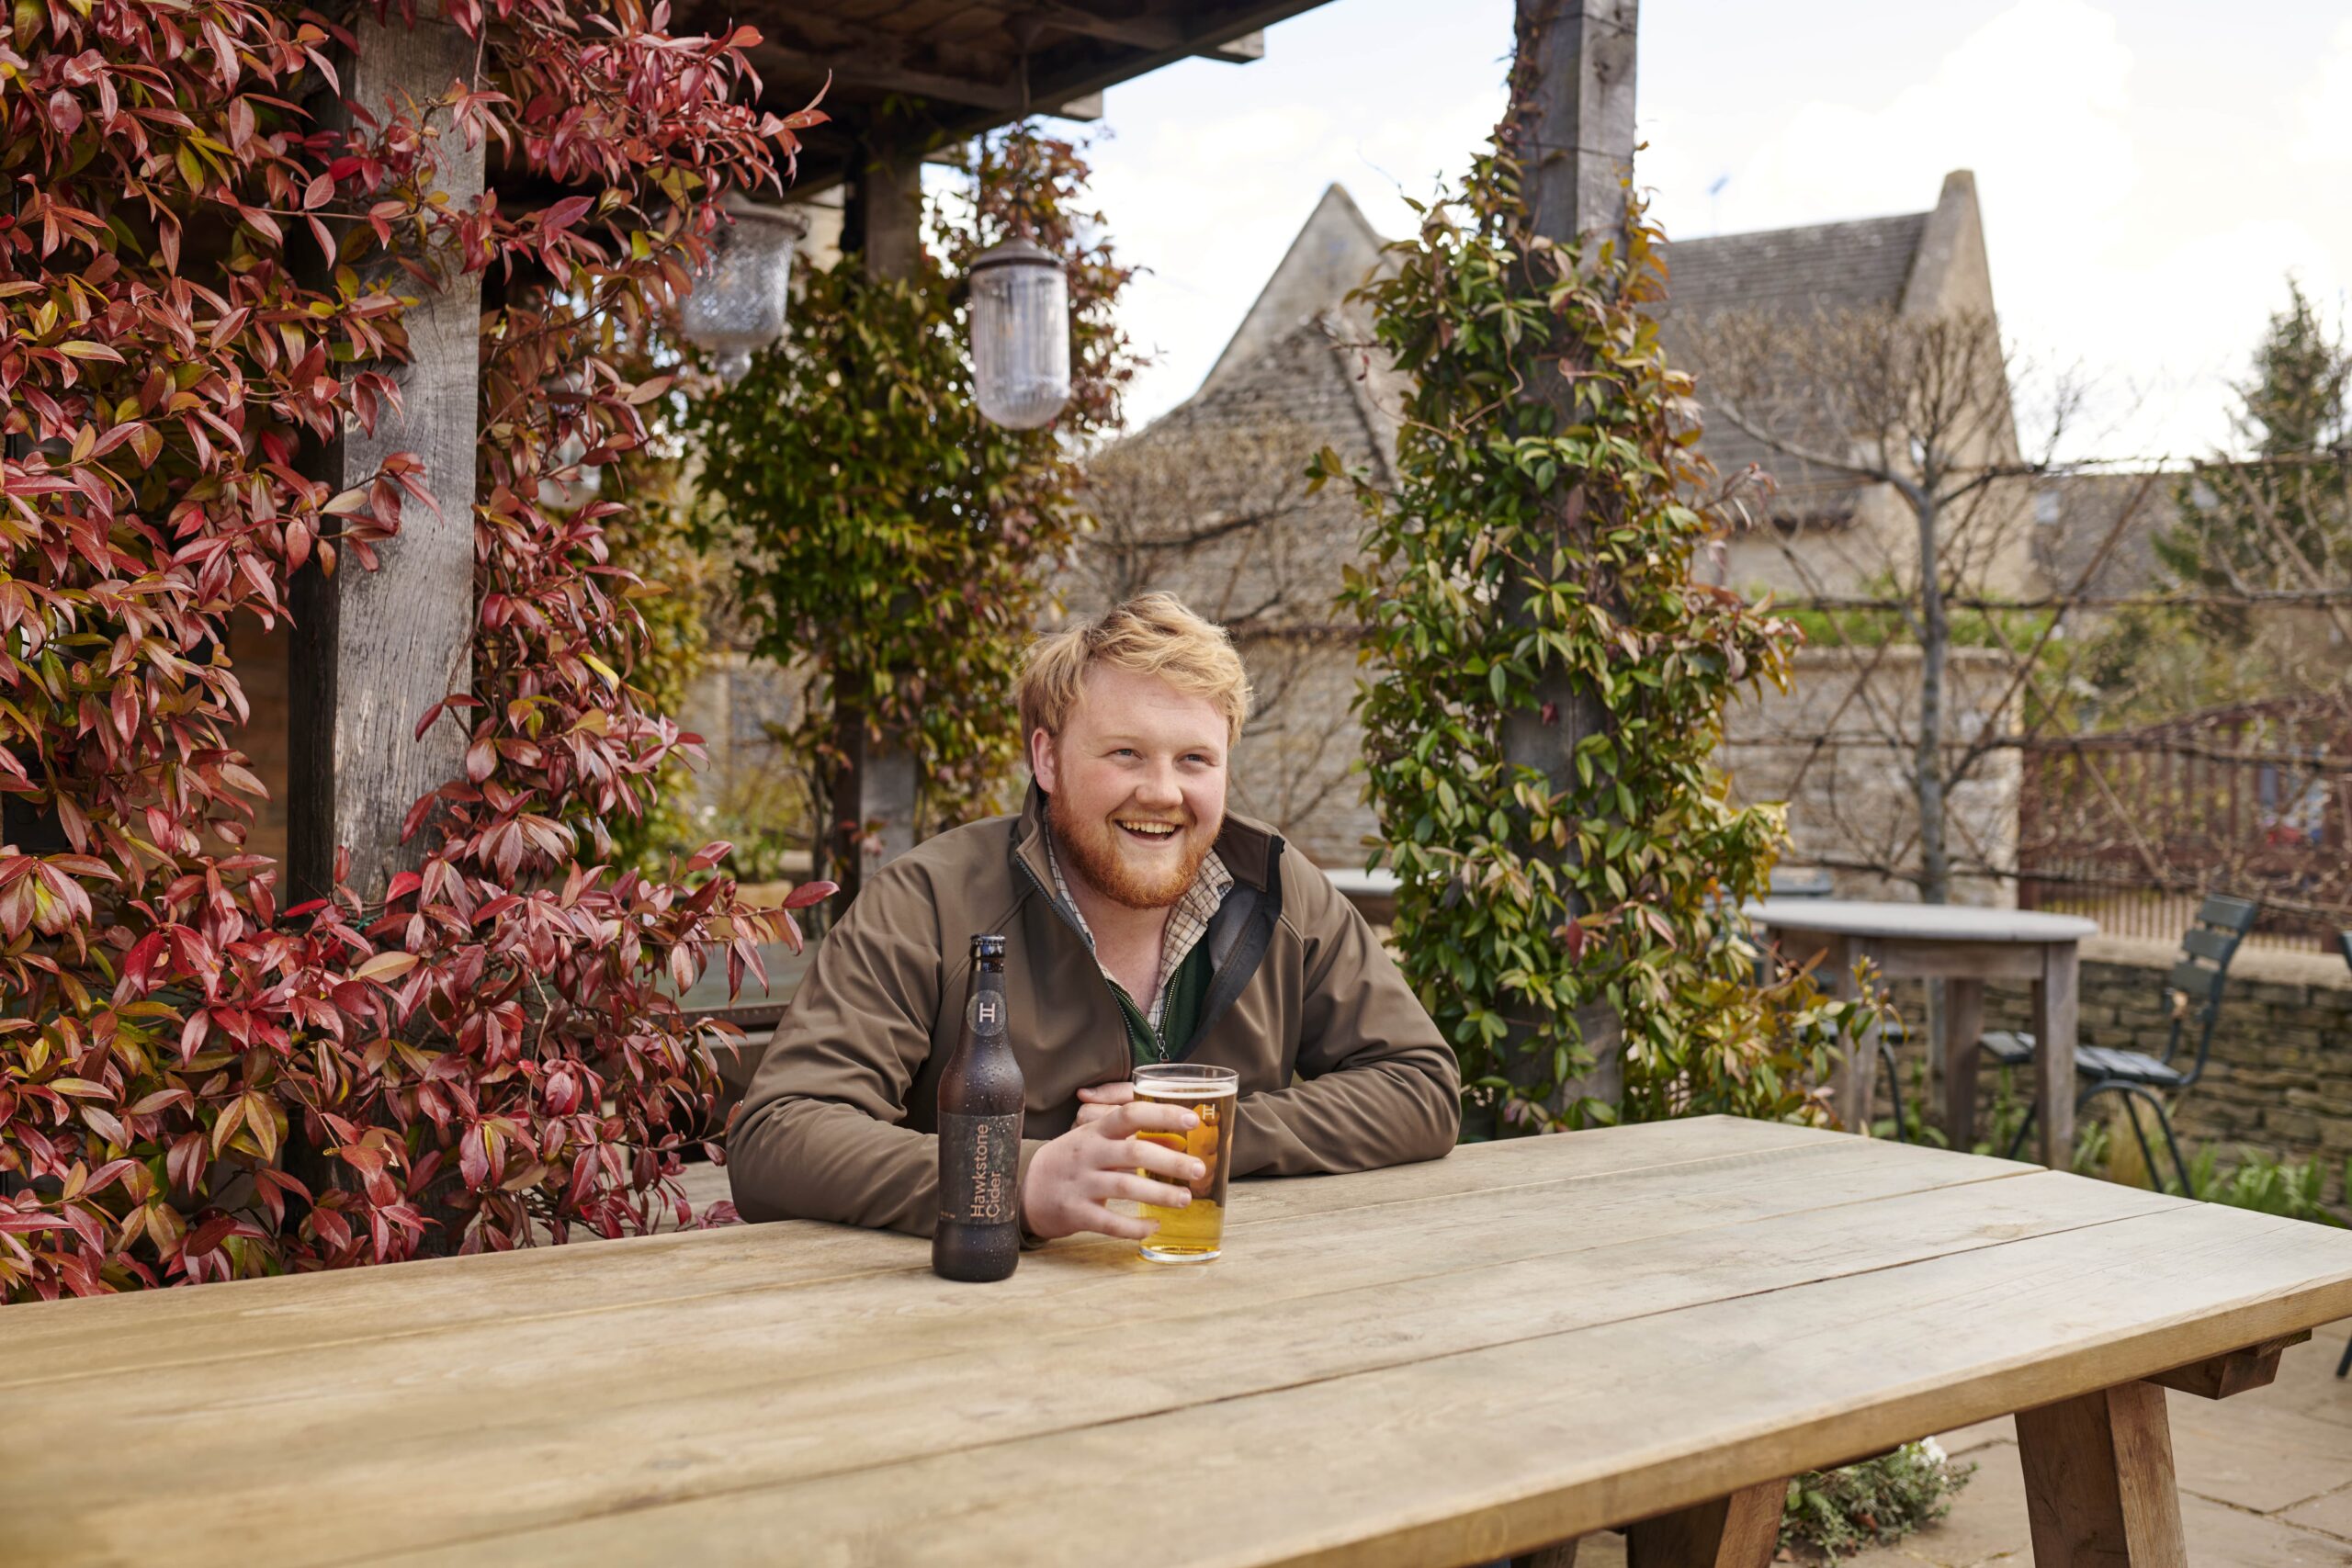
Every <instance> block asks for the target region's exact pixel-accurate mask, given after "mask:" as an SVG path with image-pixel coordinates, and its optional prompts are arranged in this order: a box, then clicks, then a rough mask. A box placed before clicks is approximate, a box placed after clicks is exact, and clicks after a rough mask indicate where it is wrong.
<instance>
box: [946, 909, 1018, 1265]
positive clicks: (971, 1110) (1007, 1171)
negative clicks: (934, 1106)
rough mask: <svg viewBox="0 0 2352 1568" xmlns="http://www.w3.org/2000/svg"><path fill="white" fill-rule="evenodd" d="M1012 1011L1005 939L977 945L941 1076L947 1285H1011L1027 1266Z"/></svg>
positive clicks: (977, 941) (988, 938)
mask: <svg viewBox="0 0 2352 1568" xmlns="http://www.w3.org/2000/svg"><path fill="white" fill-rule="evenodd" d="M1009 1023H1010V1020H1009V1019H1008V1018H1007V1017H1006V1013H1005V1003H1004V938H1002V937H1001V936H976V937H974V938H973V939H972V983H971V986H970V987H969V988H968V989H967V991H966V993H965V996H964V1032H963V1033H962V1035H961V1036H960V1037H958V1039H957V1040H956V1054H955V1055H952V1056H950V1057H948V1058H947V1070H946V1071H944V1072H943V1073H941V1074H940V1075H939V1228H938V1229H937V1230H935V1231H933V1233H932V1237H931V1267H932V1271H933V1273H936V1274H938V1275H939V1276H940V1277H941V1278H943V1279H947V1280H1001V1279H1003V1278H1004V1277H1005V1276H1006V1275H1008V1274H1011V1273H1012V1269H1013V1266H1014V1265H1015V1264H1017V1263H1019V1262H1020V1261H1021V1111H1022V1104H1023V1097H1024V1086H1023V1083H1022V1079H1021V1064H1020V1062H1019V1061H1017V1060H1015V1059H1014V1057H1013V1055H1012V1033H1011V1031H1010V1029H1009V1027H1008V1025H1009Z"/></svg>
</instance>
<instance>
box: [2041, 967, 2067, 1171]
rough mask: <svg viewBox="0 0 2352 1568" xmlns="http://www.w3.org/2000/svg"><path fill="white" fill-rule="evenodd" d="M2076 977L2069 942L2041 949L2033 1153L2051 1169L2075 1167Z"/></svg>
mask: <svg viewBox="0 0 2352 1568" xmlns="http://www.w3.org/2000/svg"><path fill="white" fill-rule="evenodd" d="M2077 973H2078V972H2077V968H2076V956H2075V944H2074V943H2073V942H2049V943H2047V944H2045V945H2044V946H2043V947H2042V950H2041V979H2040V980H2039V981H2038V982H2036V983H2035V985H2034V987H2033V1035H2034V1053H2033V1071H2034V1100H2035V1103H2036V1105H2037V1107H2038V1108H2039V1110H2040V1112H2041V1119H2040V1123H2039V1125H2040V1132H2041V1138H2040V1142H2039V1143H2038V1144H2037V1145H2035V1152H2036V1154H2037V1156H2039V1157H2040V1159H2041V1163H2042V1164H2043V1165H2045V1166H2047V1167H2049V1168H2051V1169H2052V1170H2072V1169H2074V1168H2075V1013H2076V998H2077V994H2078V993H2077V985H2078V980H2077Z"/></svg>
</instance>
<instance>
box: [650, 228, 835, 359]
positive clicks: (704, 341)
mask: <svg viewBox="0 0 2352 1568" xmlns="http://www.w3.org/2000/svg"><path fill="white" fill-rule="evenodd" d="M727 211H728V215H729V217H730V218H732V219H733V221H732V222H729V223H722V224H721V225H719V227H718V231H717V232H715V233H713V234H712V235H711V237H710V260H709V262H708V263H707V264H706V265H704V266H703V267H701V268H700V269H699V270H697V271H696V272H695V286H694V291H693V292H692V293H690V294H688V295H687V296H686V297H685V299H684V302H683V303H681V304H680V306H679V308H678V309H679V318H680V320H679V324H680V326H681V327H683V328H684V332H685V334H686V341H687V342H688V343H691V344H695V346H696V347H699V348H704V349H707V350H709V351H710V352H711V353H712V354H714V355H718V373H719V375H720V376H722V377H723V378H726V379H728V380H729V381H732V380H734V379H735V378H737V377H739V376H741V375H742V374H743V372H744V371H745V370H747V369H749V368H750V367H751V364H752V355H754V354H756V353H758V352H759V351H760V350H761V349H763V348H765V347H766V346H767V345H768V344H772V343H774V342H775V340H776V339H778V338H780V337H782V336H783V335H784V327H785V306H786V300H787V299H789V298H790V296H791V291H792V252H793V248H794V247H795V246H797V245H798V244H799V243H800V242H801V241H802V240H803V239H805V238H807V237H808V233H809V220H808V219H807V218H806V217H804V216H803V215H802V214H801V213H799V212H798V211H797V210H795V209H792V208H789V207H761V206H758V205H756V204H754V203H752V202H749V201H745V200H742V199H741V198H740V197H729V198H728V202H727Z"/></svg>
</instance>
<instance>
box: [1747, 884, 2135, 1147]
mask: <svg viewBox="0 0 2352 1568" xmlns="http://www.w3.org/2000/svg"><path fill="white" fill-rule="evenodd" d="M1747 913H1748V915H1749V916H1750V917H1751V918H1752V919H1754V920H1755V921H1756V923H1757V924H1758V925H1760V926H1764V927H1766V928H1768V929H1770V931H1771V932H1772V934H1773V936H1774V938H1775V939H1776V940H1777V941H1778V942H1779V943H1780V947H1781V953H1783V954H1784V955H1786V956H1787V957H1789V958H1791V959H1792V960H1794V961H1796V962H1798V963H1803V962H1804V961H1805V960H1806V959H1808V958H1811V957H1812V956H1814V955H1815V953H1819V954H1820V955H1821V967H1820V969H1819V970H1817V971H1816V972H1815V974H1816V977H1817V978H1818V979H1820V980H1821V982H1822V985H1823V988H1824V989H1825V990H1827V991H1829V992H1831V993H1832V994H1834V995H1838V996H1844V997H1850V996H1852V995H1853V994H1854V961H1855V960H1856V959H1858V958H1868V959H1870V960H1871V963H1873V964H1876V965H1877V966H1878V969H1879V973H1880V974H1882V975H1883V976H1886V977H1887V978H1888V979H1890V980H1895V979H1909V978H1917V979H1936V980H1941V981H1943V982H1944V1023H1943V1046H1944V1049H1943V1059H1944V1135H1945V1136H1946V1137H1947V1138H1949V1139H1950V1140H1951V1146H1952V1147H1953V1148H1956V1149H1959V1150H1962V1152H1965V1151H1966V1150H1967V1149H1968V1148H1969V1147H1970V1146H1971V1145H1973V1143H1974V1142H1975V1138H1976V1055H1977V1039H1978V1037H1979V1036H1980V1035H1982V1034H1983V1033H1984V1032H1985V981H1987V980H2026V981H2029V982H2030V983H2031V985H2032V987H2033V1039H2034V1053H2033V1060H2034V1100H2035V1103H2036V1104H2037V1105H2038V1106H2039V1108H2040V1114H2039V1115H2038V1116H2037V1117H2036V1118H2035V1123H2036V1127H2037V1130H2038V1141H2037V1142H2036V1145H2035V1153H2036V1156H2038V1157H2039V1158H2040V1159H2041V1163H2042V1164H2043V1165H2045V1166H2048V1167H2050V1168H2052V1169H2053V1170H2065V1169H2067V1168H2070V1167H2071V1166H2072V1165H2073V1163H2074V1152H2075V1009H2076V998H2077V996H2078V994H2079V992H2078V987H2077V983H2076V964H2077V960H2076V955H2075V944H2076V943H2078V942H2081V941H2082V940H2083V938H2085V937H2087V936H2096V935H2098V922H2097V921H2096V920H2086V919H2083V918H2082V917H2080V916H2079V915H2047V914H2042V913H2040V912H2039V911H2036V910H2031V909H1979V908H1970V907H1968V906H1965V905H1960V904H1879V903H1872V902H1869V901H1867V900H1863V899H1858V898H1767V899H1764V900H1763V901H1762V902H1760V903H1755V904H1750V905H1748V906H1747ZM1877 1066H1878V1053H1877V1052H1876V1051H1875V1050H1858V1051H1856V1052H1855V1053H1854V1055H1853V1059H1852V1060H1850V1061H1849V1062H1848V1063H1847V1064H1846V1066H1845V1068H1844V1069H1843V1070H1842V1072H1841V1074H1840V1077H1839V1081H1838V1114H1839V1116H1841V1117H1842V1118H1844V1120H1845V1122H1846V1124H1847V1125H1848V1126H1849V1127H1860V1126H1861V1125H1863V1124H1864V1123H1865V1122H1866V1121H1867V1120H1868V1118H1869V1112H1870V1107H1871V1078H1872V1076H1873V1075H1874V1073H1875V1072H1876V1070H1877Z"/></svg>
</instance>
